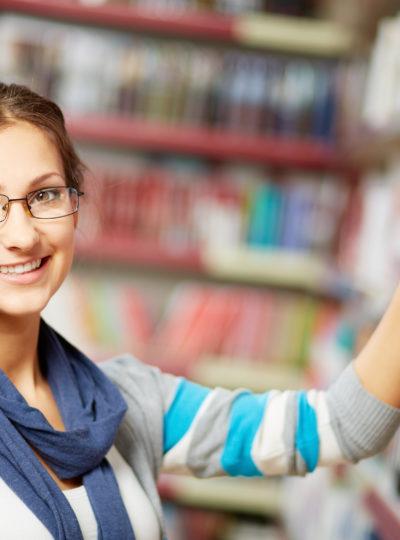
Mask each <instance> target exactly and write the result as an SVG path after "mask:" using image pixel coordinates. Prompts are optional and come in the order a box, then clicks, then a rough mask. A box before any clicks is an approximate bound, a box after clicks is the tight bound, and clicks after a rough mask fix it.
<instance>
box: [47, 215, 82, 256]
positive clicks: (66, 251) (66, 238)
mask: <svg viewBox="0 0 400 540" xmlns="http://www.w3.org/2000/svg"><path fill="white" fill-rule="evenodd" d="M47 241H48V243H49V247H50V249H51V250H52V254H53V256H54V258H55V259H56V260H57V261H59V263H60V264H65V265H67V266H70V263H71V262H72V258H73V254H74V246H75V227H74V222H73V220H72V219H71V221H70V223H69V224H68V226H65V227H59V228H54V229H53V230H52V231H51V233H50V234H48V235H47Z"/></svg>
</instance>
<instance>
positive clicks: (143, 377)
mask: <svg viewBox="0 0 400 540" xmlns="http://www.w3.org/2000/svg"><path fill="white" fill-rule="evenodd" d="M98 366H99V367H100V369H101V370H102V371H103V373H105V375H107V377H108V378H109V379H111V380H112V381H113V383H114V384H115V385H116V386H117V387H118V388H119V390H120V391H121V393H122V394H123V396H124V397H125V399H126V401H127V404H128V407H129V405H130V404H132V403H135V404H136V405H140V406H147V405H146V404H148V403H150V404H151V409H152V410H153V411H154V409H155V408H157V409H160V410H162V411H163V410H165V409H166V408H167V407H168V405H169V403H170V400H171V398H172V397H173V395H174V394H175V392H176V388H177V386H178V384H179V382H180V378H179V377H174V376H173V375H170V374H168V373H163V372H162V371H161V370H160V369H159V368H157V367H155V366H151V365H148V364H145V363H144V362H141V361H140V360H138V359H137V358H135V357H134V356H132V355H129V354H124V355H121V356H117V357H114V358H111V359H110V360H106V361H104V362H101V363H100V364H98Z"/></svg>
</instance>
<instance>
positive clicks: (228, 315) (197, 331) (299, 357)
mask: <svg viewBox="0 0 400 540" xmlns="http://www.w3.org/2000/svg"><path fill="white" fill-rule="evenodd" d="M62 291H63V292H62V293H61V297H59V299H58V302H60V304H59V305H58V306H57V301H55V303H53V308H52V309H53V312H52V313H53V314H52V313H51V312H50V313H48V314H47V315H48V317H49V319H48V320H50V322H51V323H52V324H54V325H55V327H56V328H57V324H58V323H60V320H59V319H60V313H62V314H63V315H62V317H63V318H65V319H66V326H65V328H63V333H64V334H65V335H66V337H67V338H69V339H72V341H73V342H74V343H79V345H80V346H81V347H82V348H83V349H84V350H85V349H86V350H88V351H89V352H90V353H91V354H94V356H96V357H97V358H98V359H101V358H102V357H103V358H104V357H105V356H107V355H108V354H110V353H115V352H116V351H117V350H118V351H119V352H121V351H124V350H125V351H128V352H130V353H133V354H135V355H136V356H138V357H139V358H141V359H143V360H145V361H148V362H150V363H152V364H157V365H159V366H161V367H162V368H163V369H165V370H166V371H170V372H173V373H178V374H181V373H184V374H186V375H188V376H190V373H191V372H192V368H194V367H195V364H196V362H198V361H200V360H201V359H204V358H206V357H208V358H209V357H210V356H213V357H220V358H224V359H225V360H226V359H227V358H229V359H231V360H230V361H231V362H234V364H233V365H244V366H246V365H247V366H248V367H249V368H251V366H252V365H253V366H259V367H261V366H263V365H265V366H267V365H270V366H271V365H274V366H279V365H281V366H285V367H286V368H290V367H292V368H294V369H297V368H303V367H305V366H306V365H307V363H308V358H309V354H310V347H311V344H312V342H313V340H314V339H315V338H316V336H317V335H321V333H323V332H325V331H326V328H327V327H328V326H329V327H330V326H331V325H332V324H333V323H334V322H335V321H336V320H337V317H338V308H337V306H335V305H333V304H330V303H328V302H326V301H321V300H315V299H311V298H307V297H305V296H304V295H302V294H295V293H282V292H271V291H270V292H265V291H259V290H254V289H251V288H246V287H236V286H213V285H208V284H200V283H195V282H187V283H186V282H183V283H181V284H179V285H177V287H176V288H175V289H174V290H173V292H172V294H171V295H170V298H169V300H168V301H167V303H166V307H165V309H164V310H163V313H162V314H161V316H158V317H157V316H155V314H154V312H153V310H152V308H150V305H151V301H150V299H149V297H147V298H146V296H145V294H143V292H139V291H138V289H137V287H135V286H132V285H131V284H129V283H127V282H126V281H125V282H115V281H114V282H113V281H111V280H110V279H107V278H104V279H101V278H100V277H97V278H96V277H93V276H92V275H89V276H87V275H86V276H85V275H84V274H83V273H79V272H78V273H77V274H75V275H74V276H73V277H72V278H71V279H70V280H69V282H67V284H66V285H65V286H63V290H62ZM151 294H154V291H151ZM61 306H62V307H61ZM68 313H71V314H73V316H72V317H69V316H68ZM67 319H68V320H67ZM57 320H58V323H57ZM61 322H63V321H61ZM67 334H68V335H67ZM242 363H243V364H242Z"/></svg>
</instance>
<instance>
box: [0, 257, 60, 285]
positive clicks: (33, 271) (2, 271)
mask: <svg viewBox="0 0 400 540" xmlns="http://www.w3.org/2000/svg"><path fill="white" fill-rule="evenodd" d="M49 259H50V257H49V256H47V257H43V258H41V259H40V258H37V259H32V260H31V261H30V262H29V263H25V264H17V265H13V266H11V265H10V266H0V279H1V281H8V282H10V283H15V284H31V283H32V284H33V283H35V282H36V281H37V280H39V279H40V278H41V276H42V275H43V273H44V272H45V271H46V268H47V262H48V261H49ZM37 264H39V266H37ZM10 268H11V272H10V271H9V269H10Z"/></svg>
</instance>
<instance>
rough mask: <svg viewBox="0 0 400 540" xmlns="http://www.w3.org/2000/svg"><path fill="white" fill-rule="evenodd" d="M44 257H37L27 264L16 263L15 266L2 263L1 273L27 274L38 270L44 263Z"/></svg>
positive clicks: (0, 266)
mask: <svg viewBox="0 0 400 540" xmlns="http://www.w3.org/2000/svg"><path fill="white" fill-rule="evenodd" d="M42 260H43V259H35V260H34V261H31V262H28V263H25V264H16V265H13V266H8V265H7V266H6V265H0V273H1V274H25V273H26V272H32V270H36V269H37V268H39V266H40V265H41V264H42Z"/></svg>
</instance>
